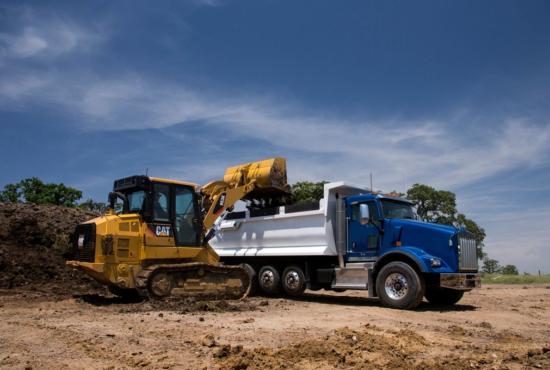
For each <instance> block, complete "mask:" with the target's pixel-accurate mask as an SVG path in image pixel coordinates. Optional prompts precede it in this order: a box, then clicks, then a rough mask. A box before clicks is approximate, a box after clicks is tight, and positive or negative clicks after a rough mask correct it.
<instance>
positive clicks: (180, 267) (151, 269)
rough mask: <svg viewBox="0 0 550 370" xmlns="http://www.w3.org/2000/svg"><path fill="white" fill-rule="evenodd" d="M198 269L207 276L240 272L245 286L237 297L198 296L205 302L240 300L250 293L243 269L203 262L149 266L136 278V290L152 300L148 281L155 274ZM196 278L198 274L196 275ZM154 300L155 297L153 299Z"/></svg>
mask: <svg viewBox="0 0 550 370" xmlns="http://www.w3.org/2000/svg"><path fill="white" fill-rule="evenodd" d="M199 269H202V270H203V271H204V273H205V275H207V274H208V273H209V272H216V273H222V274H228V273H233V272H241V280H242V281H243V282H244V284H243V285H245V286H246V289H245V291H244V292H242V294H240V295H238V296H234V295H230V294H221V295H220V294H204V295H200V298H201V299H206V300H221V299H242V298H245V297H246V296H247V295H248V293H249V292H250V277H249V276H248V273H247V272H246V270H245V269H243V268H242V267H240V266H226V265H210V264H207V263H203V262H190V263H177V264H158V265H151V266H148V267H146V268H144V269H143V270H141V271H140V272H139V274H138V275H137V277H136V289H137V291H138V293H139V294H140V295H141V296H142V297H144V298H152V297H153V296H152V294H151V293H150V292H149V279H150V278H151V277H152V276H153V274H154V273H156V272H167V273H178V272H189V271H193V270H196V271H198V270H199ZM197 276H198V273H197ZM177 296H178V297H185V295H181V294H178V295H177ZM189 296H190V297H191V296H193V297H196V294H193V295H189ZM155 298H156V297H155Z"/></svg>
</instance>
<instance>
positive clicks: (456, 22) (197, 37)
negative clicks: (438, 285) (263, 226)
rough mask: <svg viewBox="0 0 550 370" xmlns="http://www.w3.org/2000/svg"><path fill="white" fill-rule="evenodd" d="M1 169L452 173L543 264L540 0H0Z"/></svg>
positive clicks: (106, 186)
mask: <svg viewBox="0 0 550 370" xmlns="http://www.w3.org/2000/svg"><path fill="white" fill-rule="evenodd" d="M0 129H1V131H0V132H1V136H0V154H2V158H3V160H2V171H1V172H0V185H3V184H6V183H10V182H16V181H19V180H20V179H22V178H25V177H30V176H38V177H40V178H42V179H43V180H45V181H52V182H64V183H65V184H68V185H71V186H74V187H77V188H79V189H82V190H83V191H84V192H85V197H86V198H87V197H92V198H94V199H97V200H105V198H106V195H107V193H108V191H109V190H110V188H111V186H112V181H113V179H115V178H120V177H123V176H127V175H132V174H136V173H144V172H145V169H146V168H148V169H149V174H152V175H156V176H164V177H173V178H179V179H186V180H190V181H195V182H198V183H204V182H207V181H209V180H213V179H216V178H218V177H219V176H221V174H222V173H223V170H224V168H225V167H227V166H228V165H232V164H236V163H241V162H246V161H251V160H257V159H262V158H266V157H270V156H274V155H281V156H285V157H287V160H288V170H289V178H290V180H291V181H292V182H293V181H297V180H313V181H317V180H346V181H350V182H354V183H363V184H367V183H368V178H369V174H370V173H371V172H372V173H373V175H374V185H375V187H376V188H379V189H383V190H394V189H395V190H400V191H405V190H406V189H407V188H408V187H409V186H411V185H412V184H414V183H416V182H419V183H425V184H429V185H432V186H435V187H437V188H441V189H447V190H451V191H454V192H455V193H456V194H457V197H458V205H459V209H460V211H462V212H464V213H466V214H467V215H468V216H470V217H471V218H473V219H474V220H476V221H477V222H478V223H479V224H480V225H481V226H483V227H485V229H486V231H487V234H488V237H487V239H486V251H487V252H488V253H489V255H490V256H492V257H493V258H496V259H498V260H499V261H500V262H501V263H503V264H506V263H513V264H516V265H517V266H518V267H519V269H520V271H530V272H536V271H537V270H539V269H540V270H542V271H543V272H547V273H550V3H549V2H547V1H529V2H526V1H483V2H479V1H461V2H456V1H429V2H425V1H417V2H406V1H379V2H373V1H348V2H334V1H333V2H329V1H303V2H296V1H288V2H279V1H258V0H256V1H216V0H208V1H207V0H205V1H200V0H195V1H163V2H154V3H153V2H139V1H116V2H113V1H90V2H86V3H82V2H74V1H56V2H48V1H36V2H25V1H5V0H3V1H0Z"/></svg>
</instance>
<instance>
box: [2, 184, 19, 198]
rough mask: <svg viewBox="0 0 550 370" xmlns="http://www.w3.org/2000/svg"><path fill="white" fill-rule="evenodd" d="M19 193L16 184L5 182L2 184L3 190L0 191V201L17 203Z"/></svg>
mask: <svg viewBox="0 0 550 370" xmlns="http://www.w3.org/2000/svg"><path fill="white" fill-rule="evenodd" d="M20 196H21V194H20V192H19V187H18V186H17V184H7V185H6V186H4V190H3V191H2V192H0V202H4V203H17V202H18V201H19V198H20Z"/></svg>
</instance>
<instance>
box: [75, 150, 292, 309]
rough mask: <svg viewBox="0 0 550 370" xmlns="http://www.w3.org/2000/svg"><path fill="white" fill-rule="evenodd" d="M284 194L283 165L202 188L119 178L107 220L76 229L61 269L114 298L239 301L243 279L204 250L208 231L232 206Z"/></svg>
mask: <svg viewBox="0 0 550 370" xmlns="http://www.w3.org/2000/svg"><path fill="white" fill-rule="evenodd" d="M288 192H289V186H288V184H287V178H286V161H285V159H284V158H281V157H276V158H271V159H267V160H263V161H258V162H251V163H245V164H242V165H238V166H234V167H230V168H228V169H227V170H226V171H225V173H224V177H223V179H222V180H218V181H213V182H210V183H208V184H206V185H204V186H199V185H197V184H195V183H191V182H186V181H179V180H170V179H163V178H157V177H149V176H141V175H136V176H130V177H126V178H122V179H119V180H116V181H115V182H114V187H113V192H111V193H110V194H109V209H108V211H107V212H106V214H104V215H102V216H100V217H97V218H94V219H92V220H89V221H87V222H84V223H82V224H80V225H78V226H77V227H76V230H75V232H74V238H73V259H72V260H70V261H67V265H68V266H70V267H73V268H75V269H78V270H81V271H83V272H84V273H86V274H88V275H89V276H91V277H92V278H94V279H95V280H97V281H98V282H100V283H102V284H104V285H106V286H108V287H109V289H110V290H111V292H113V293H114V294H116V295H120V296H134V295H136V294H139V295H140V296H142V297H157V298H161V297H166V296H169V295H183V296H195V297H200V298H202V299H204V298H213V299H218V298H228V299H230V298H241V297H244V296H246V294H247V293H248V291H249V288H250V279H249V275H248V273H247V271H246V270H245V269H243V268H242V267H240V266H225V265H222V264H220V263H219V258H218V255H217V254H216V253H215V251H214V250H213V249H212V248H211V247H210V246H209V244H208V241H209V239H210V238H211V237H212V235H213V233H212V225H213V224H214V222H215V220H216V219H217V218H218V217H219V216H220V214H222V213H223V212H225V211H226V210H227V209H230V208H231V207H233V205H234V204H235V203H236V202H237V201H238V200H241V199H246V200H248V201H250V202H254V204H260V203H261V204H268V205H270V204H278V203H280V202H283V200H284V198H285V197H286V196H287V195H288ZM117 205H118V206H119V207H118V208H119V209H118V210H117Z"/></svg>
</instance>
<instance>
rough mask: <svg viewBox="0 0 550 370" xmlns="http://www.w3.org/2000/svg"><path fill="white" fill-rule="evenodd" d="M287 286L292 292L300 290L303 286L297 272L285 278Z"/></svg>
mask: <svg viewBox="0 0 550 370" xmlns="http://www.w3.org/2000/svg"><path fill="white" fill-rule="evenodd" d="M285 282H286V286H287V287H288V288H290V289H291V290H298V289H299V288H300V285H301V284H302V283H301V281H300V275H299V274H298V273H297V272H296V271H289V272H288V273H287V274H286V276H285Z"/></svg>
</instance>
